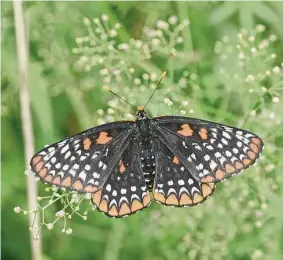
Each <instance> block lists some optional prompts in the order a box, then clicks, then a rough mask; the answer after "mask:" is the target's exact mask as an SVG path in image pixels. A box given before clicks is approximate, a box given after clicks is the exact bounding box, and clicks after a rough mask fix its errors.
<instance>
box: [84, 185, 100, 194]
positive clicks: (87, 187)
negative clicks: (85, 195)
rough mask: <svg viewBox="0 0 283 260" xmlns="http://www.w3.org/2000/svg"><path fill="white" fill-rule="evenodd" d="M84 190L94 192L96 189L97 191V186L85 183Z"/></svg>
mask: <svg viewBox="0 0 283 260" xmlns="http://www.w3.org/2000/svg"><path fill="white" fill-rule="evenodd" d="M84 191H85V192H89V193H93V192H96V191H97V188H96V187H94V186H93V185H87V186H86V187H85V188H84Z"/></svg>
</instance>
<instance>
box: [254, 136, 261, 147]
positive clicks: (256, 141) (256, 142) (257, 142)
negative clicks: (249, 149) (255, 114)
mask: <svg viewBox="0 0 283 260" xmlns="http://www.w3.org/2000/svg"><path fill="white" fill-rule="evenodd" d="M252 142H253V143H255V144H256V145H258V146H260V145H261V140H260V139H259V138H257V137H253V138H252Z"/></svg>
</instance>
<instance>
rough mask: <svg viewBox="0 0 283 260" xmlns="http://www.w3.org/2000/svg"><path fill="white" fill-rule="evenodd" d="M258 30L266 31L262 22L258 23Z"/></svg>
mask: <svg viewBox="0 0 283 260" xmlns="http://www.w3.org/2000/svg"><path fill="white" fill-rule="evenodd" d="M255 29H256V31H257V32H264V31H265V26H264V25H262V24H258V25H257V26H256V27H255Z"/></svg>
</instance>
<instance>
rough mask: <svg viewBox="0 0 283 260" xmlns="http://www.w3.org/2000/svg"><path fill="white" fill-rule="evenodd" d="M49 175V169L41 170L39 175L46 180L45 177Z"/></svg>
mask: <svg viewBox="0 0 283 260" xmlns="http://www.w3.org/2000/svg"><path fill="white" fill-rule="evenodd" d="M46 173H47V168H43V169H41V170H40V172H39V173H38V175H39V176H40V177H41V178H44V177H45V175H46Z"/></svg>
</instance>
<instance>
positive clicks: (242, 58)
mask: <svg viewBox="0 0 283 260" xmlns="http://www.w3.org/2000/svg"><path fill="white" fill-rule="evenodd" d="M238 58H239V59H240V60H244V59H245V54H244V53H243V52H240V53H239V54H238Z"/></svg>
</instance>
